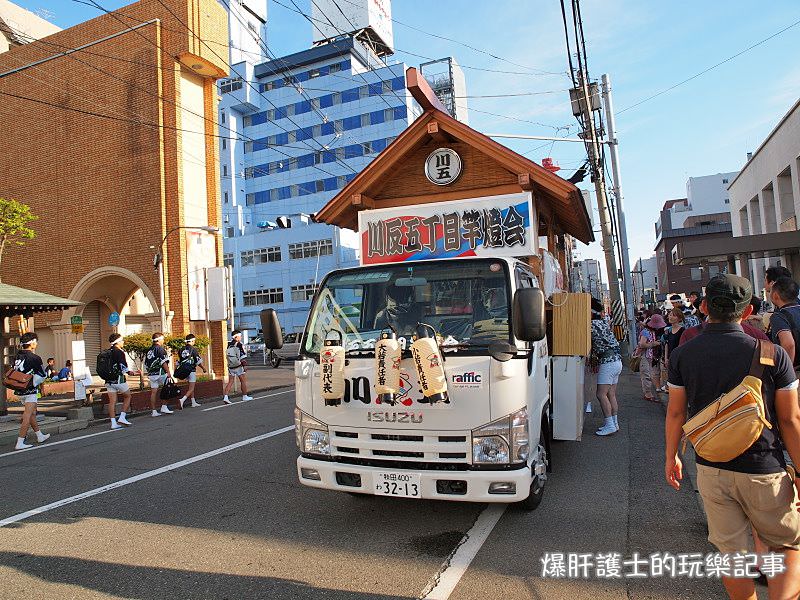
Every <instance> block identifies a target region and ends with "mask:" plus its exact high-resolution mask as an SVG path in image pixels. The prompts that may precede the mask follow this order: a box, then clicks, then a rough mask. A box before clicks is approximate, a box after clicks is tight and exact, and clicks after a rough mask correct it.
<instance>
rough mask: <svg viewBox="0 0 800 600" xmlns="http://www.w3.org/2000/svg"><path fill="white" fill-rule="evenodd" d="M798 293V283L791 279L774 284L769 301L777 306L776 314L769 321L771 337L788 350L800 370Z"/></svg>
mask: <svg viewBox="0 0 800 600" xmlns="http://www.w3.org/2000/svg"><path fill="white" fill-rule="evenodd" d="M797 293H798V285H797V282H796V281H794V280H793V279H792V278H791V277H779V278H778V279H776V280H775V281H774V282H772V288H771V290H770V293H769V299H770V301H771V302H772V303H773V304H774V305H775V312H774V313H772V317H771V318H770V320H769V337H770V339H771V340H772V342H773V343H775V344H778V345H779V346H780V347H781V348H783V349H784V350H786V353H787V354H788V355H789V360H790V361H791V362H792V364H793V365H794V368H795V370H800V348H798V340H799V339H800V304H799V303H798V302H797Z"/></svg>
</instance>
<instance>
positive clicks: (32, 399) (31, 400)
mask: <svg viewBox="0 0 800 600" xmlns="http://www.w3.org/2000/svg"><path fill="white" fill-rule="evenodd" d="M17 398H19V401H20V402H22V403H23V404H36V403H37V402H38V401H39V396H37V395H36V394H28V395H27V396H17Z"/></svg>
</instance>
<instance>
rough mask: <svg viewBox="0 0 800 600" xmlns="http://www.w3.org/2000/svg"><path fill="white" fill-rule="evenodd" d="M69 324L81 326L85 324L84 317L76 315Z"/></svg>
mask: <svg viewBox="0 0 800 600" xmlns="http://www.w3.org/2000/svg"><path fill="white" fill-rule="evenodd" d="M69 322H70V323H71V324H73V325H81V324H82V323H83V317H82V316H80V315H75V316H73V317H72V318H70V320H69Z"/></svg>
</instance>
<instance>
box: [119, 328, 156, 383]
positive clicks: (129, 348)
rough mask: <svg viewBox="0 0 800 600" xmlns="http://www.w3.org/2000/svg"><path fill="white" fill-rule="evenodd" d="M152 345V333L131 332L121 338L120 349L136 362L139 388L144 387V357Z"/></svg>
mask: <svg viewBox="0 0 800 600" xmlns="http://www.w3.org/2000/svg"><path fill="white" fill-rule="evenodd" d="M152 345H153V337H152V334H149V333H133V334H131V335H126V336H125V337H124V338H123V346H122V349H123V350H125V352H127V353H128V354H129V355H130V356H131V357H132V358H133V361H134V362H135V363H136V368H137V369H138V370H139V388H140V389H141V388H144V358H145V355H147V351H148V350H149V349H150V346H152Z"/></svg>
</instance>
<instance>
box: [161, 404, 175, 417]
mask: <svg viewBox="0 0 800 600" xmlns="http://www.w3.org/2000/svg"><path fill="white" fill-rule="evenodd" d="M161 414H162V415H171V414H172V411H171V410H170V409H169V406H167V405H166V404H162V405H161Z"/></svg>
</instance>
